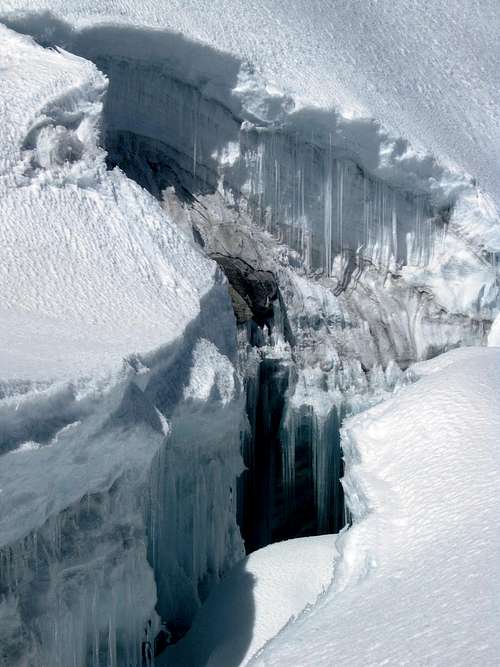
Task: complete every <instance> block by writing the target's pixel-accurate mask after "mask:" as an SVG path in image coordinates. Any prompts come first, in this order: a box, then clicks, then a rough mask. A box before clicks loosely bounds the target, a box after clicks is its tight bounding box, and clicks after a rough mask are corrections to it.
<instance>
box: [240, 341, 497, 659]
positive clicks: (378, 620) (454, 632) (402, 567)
mask: <svg viewBox="0 0 500 667" xmlns="http://www.w3.org/2000/svg"><path fill="white" fill-rule="evenodd" d="M414 372H415V374H416V376H418V377H419V378H420V379H419V380H418V381H417V382H416V383H415V384H413V385H411V386H410V387H406V388H404V389H402V390H400V392H398V394H397V395H396V396H395V397H394V398H392V399H390V400H387V401H385V402H384V403H382V404H380V405H378V406H376V407H374V408H372V409H370V410H368V411H366V412H364V413H361V414H360V415H358V416H356V417H353V418H351V419H350V420H349V421H347V422H346V424H345V425H344V428H343V437H342V444H343V448H344V456H345V460H346V475H345V478H344V481H343V485H344V489H345V491H346V493H347V501H348V506H349V509H350V511H351V513H352V516H353V521H354V524H353V526H352V528H350V529H349V530H347V531H344V532H343V533H342V534H341V535H340V536H339V538H338V539H337V542H336V548H337V550H338V552H339V555H338V557H337V558H336V560H335V565H334V571H335V574H334V578H333V581H332V585H331V587H330V589H329V591H328V593H327V594H326V595H325V596H323V597H322V598H321V599H320V600H319V601H318V603H317V604H316V605H315V606H314V607H313V608H312V609H310V610H308V611H306V612H305V613H304V614H302V615H301V617H300V618H299V619H298V620H297V621H296V622H295V623H293V624H291V625H288V626H287V627H286V628H285V629H284V630H283V632H281V633H280V634H278V635H277V637H276V638H275V639H273V640H272V641H271V642H270V643H269V644H267V646H266V647H265V648H264V650H263V651H262V652H261V653H260V654H259V655H258V656H257V657H256V658H255V659H254V660H253V661H252V662H251V664H253V665H266V667H268V666H271V665H283V664H297V665H315V666H316V665H331V664H332V661H334V662H338V663H339V664H347V665H359V664H364V665H375V664H377V665H378V664H432V665H450V664H454V665H485V664H487V665H492V664H496V663H497V662H498V660H499V658H500V642H499V639H498V633H497V631H496V628H497V627H498V622H499V609H498V599H499V596H500V588H499V583H498V582H499V581H500V579H499V565H498V553H499V550H500V539H499V535H498V531H496V530H495V528H494V527H495V525H496V517H497V516H498V512H499V510H500V495H499V493H498V488H499V481H500V454H499V451H498V432H499V427H500V420H499V415H500V353H499V351H498V350H497V349H495V348H469V349H462V350H454V351H452V352H449V353H447V354H445V355H441V356H440V357H436V358H435V359H433V360H432V361H429V362H422V363H420V364H416V365H415V366H414Z"/></svg>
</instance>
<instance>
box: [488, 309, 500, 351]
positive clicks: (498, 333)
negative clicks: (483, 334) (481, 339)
mask: <svg viewBox="0 0 500 667" xmlns="http://www.w3.org/2000/svg"><path fill="white" fill-rule="evenodd" d="M488 345H491V346H496V347H500V314H499V315H497V316H496V318H495V321H494V322H493V326H492V327H491V329H490V334H489V336H488Z"/></svg>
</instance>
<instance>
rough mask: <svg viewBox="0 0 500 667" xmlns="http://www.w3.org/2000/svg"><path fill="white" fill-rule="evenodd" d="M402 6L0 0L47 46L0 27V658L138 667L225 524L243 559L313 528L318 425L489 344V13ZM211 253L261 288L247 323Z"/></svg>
mask: <svg viewBox="0 0 500 667" xmlns="http://www.w3.org/2000/svg"><path fill="white" fill-rule="evenodd" d="M410 5H411V3H407V2H402V3H401V4H400V5H398V6H397V7H395V6H394V3H389V2H388V0H379V2H375V1H373V2H372V0H367V2H366V3H364V5H363V7H362V8H360V7H353V5H352V3H348V2H344V1H343V0H342V1H341V2H336V3H334V4H332V6H331V7H328V8H326V9H325V7H324V6H323V5H321V6H320V3H319V2H315V1H313V2H312V3H311V4H310V7H308V11H307V12H304V8H303V6H302V5H301V3H298V2H291V3H288V5H287V7H286V8H285V7H284V6H282V7H281V6H277V5H276V3H269V0H258V2H257V3H253V5H252V6H249V5H248V4H246V5H245V4H244V3H239V2H238V3H236V4H235V3H227V2H226V0H217V2H210V3H209V2H204V1H202V2H199V1H197V2H191V0H189V1H188V2H178V1H177V0H173V1H172V2H170V3H169V6H168V8H166V7H163V6H159V4H158V3H157V2H154V1H153V0H147V1H146V2H145V3H142V4H141V6H140V7H139V6H138V5H133V6H132V5H131V4H130V3H128V2H124V1H123V0H120V1H116V2H115V1H114V0H109V1H106V2H98V1H97V0H88V1H87V2H85V3H79V4H78V6H77V5H76V4H75V3H69V4H68V3H67V2H65V3H62V4H61V3H60V2H55V3H54V2H51V3H48V4H47V3H45V2H44V1H43V0H41V1H40V0H2V1H1V2H0V16H1V17H2V20H3V21H5V22H6V24H7V25H8V26H10V27H11V28H13V29H14V30H16V31H18V33H24V34H28V35H32V36H33V37H34V38H35V39H36V40H37V42H38V43H39V44H41V45H43V46H45V47H52V48H50V49H47V48H46V49H41V48H40V47H39V46H37V45H36V44H35V43H33V42H32V41H31V40H30V39H29V38H24V37H21V36H20V35H19V34H17V35H16V34H14V33H13V32H10V31H8V30H7V29H5V28H4V27H3V26H0V31H1V38H2V41H1V45H0V49H1V51H2V63H4V62H5V63H6V67H5V69H4V70H2V72H3V71H5V72H6V74H5V76H4V79H3V80H2V84H3V88H2V93H1V95H0V104H1V108H2V118H3V119H4V122H3V124H2V129H1V132H0V149H1V150H0V160H1V161H0V196H1V208H2V219H3V220H5V221H6V222H5V224H3V225H2V230H1V231H0V278H1V279H2V304H1V306H0V337H1V345H0V366H1V371H0V401H1V402H0V417H1V419H2V421H1V425H0V436H1V445H0V453H1V454H2V469H1V471H0V489H1V490H2V493H1V494H0V498H1V502H2V512H1V515H0V546H1V549H2V551H1V553H2V559H3V561H2V563H3V567H2V577H3V580H2V581H3V585H4V586H5V590H6V591H7V594H6V595H4V597H3V598H2V602H1V603H0V604H1V607H0V609H1V612H0V613H1V617H0V620H1V621H2V624H3V627H6V628H8V633H7V634H6V637H8V638H7V639H6V640H5V641H4V640H3V638H2V642H1V646H2V648H1V650H2V651H3V652H4V654H3V655H2V659H5V660H7V661H9V662H10V663H13V664H14V665H15V664H22V663H23V662H24V663H26V662H28V664H29V661H30V660H31V661H32V662H34V664H37V663H38V664H45V663H47V664H56V665H57V664H61V665H66V664H75V665H85V664H95V665H98V664H99V665H101V664H103V665H115V664H116V665H119V664H122V663H123V662H124V661H125V662H127V663H132V664H137V663H138V662H139V661H141V660H142V659H144V660H146V658H147V659H148V660H149V657H148V655H149V653H154V652H155V650H156V648H157V647H155V637H156V635H157V633H158V632H159V631H160V628H161V621H162V620H163V621H164V622H165V623H166V624H167V626H166V628H165V627H164V628H163V631H162V632H163V634H161V635H160V636H161V637H163V639H164V638H165V636H167V635H170V637H172V638H174V639H178V638H179V637H180V636H181V635H182V634H183V633H184V632H185V631H186V629H187V628H188V626H189V624H190V623H191V620H192V618H193V615H194V613H195V611H196V610H197V608H198V607H199V605H200V603H201V602H202V601H203V599H205V597H206V596H207V594H208V592H209V590H210V589H211V588H212V586H213V585H214V584H215V583H216V582H217V581H218V579H219V577H220V576H221V574H222V573H223V572H224V571H225V570H227V569H228V568H229V567H230V566H231V565H232V564H234V563H235V562H236V560H238V559H239V558H241V556H242V554H243V544H242V541H241V538H240V533H239V529H238V526H237V518H238V517H239V518H240V521H241V516H245V515H248V512H249V507H250V514H251V513H252V512H253V511H255V513H256V514H258V516H259V522H257V524H258V525H253V527H252V530H254V531H255V532H254V537H255V539H254V541H253V542H252V540H247V545H246V546H247V548H250V549H252V548H255V547H256V546H260V544H265V543H267V542H268V541H270V540H272V539H279V538H280V537H283V536H288V535H290V534H297V533H296V532H295V533H292V531H293V530H296V531H297V530H302V531H303V533H306V534H308V533H314V532H317V531H325V530H337V529H338V528H340V527H341V525H342V523H343V521H344V513H343V507H342V503H343V500H342V489H341V488H340V485H339V482H338V477H339V476H340V475H341V474H342V461H341V450H340V431H339V428H340V426H341V422H342V420H343V419H344V418H345V417H346V416H348V415H355V414H357V413H359V412H361V411H363V410H365V409H366V408H369V407H370V406H372V405H374V404H376V403H378V402H380V401H381V400H383V399H389V403H388V405H394V403H393V402H391V400H390V399H391V397H392V395H393V393H394V392H395V391H399V390H400V389H401V387H403V386H404V385H406V384H409V383H411V382H413V381H414V379H415V377H416V376H417V375H418V373H420V374H423V373H424V372H425V371H424V370H422V367H416V368H414V367H411V364H412V363H413V362H415V361H420V360H424V359H427V358H429V357H433V356H435V355H438V354H440V353H442V352H444V351H446V350H448V349H450V348H452V347H458V346H467V345H478V344H483V343H485V342H486V340H487V338H488V332H489V329H490V326H491V323H492V322H493V321H494V318H495V317H496V316H497V313H498V265H499V262H498V256H499V250H500V234H499V232H498V230H499V226H498V213H497V206H498V187H497V180H498V179H495V173H496V172H495V169H496V162H495V159H496V158H495V157H494V156H496V153H497V152H498V151H496V147H498V123H497V120H496V114H495V113H494V110H495V106H498V105H497V104H496V101H497V99H498V86H496V72H497V68H496V63H495V58H494V54H495V39H496V33H497V30H496V27H497V26H498V13H497V12H495V7H494V6H493V3H492V2H489V1H488V2H485V3H481V4H480V3H479V2H476V0H471V2H470V3H469V5H468V7H467V11H463V7H462V6H459V3H457V2H455V0H454V1H453V2H452V3H451V4H450V3H448V4H447V6H446V7H444V8H443V6H442V3H438V2H434V1H433V2H430V3H428V4H427V5H426V7H425V11H423V9H422V7H414V6H413V5H411V6H410ZM50 12H52V13H50ZM332 26H334V29H332ZM367 26H369V27H368V28H367ZM367 32H369V34H370V36H371V37H370V39H366V38H365V36H366V34H367ZM465 33H466V34H467V35H469V36H470V39H468V40H461V43H460V44H459V45H457V47H456V48H454V49H450V47H449V45H450V44H452V43H453V40H452V37H453V36H454V35H457V34H465ZM464 72H466V75H465V74H464ZM470 81H476V82H477V85H475V87H474V88H473V89H472V88H471V84H470ZM19 109H23V114H22V115H21V114H19V111H18V110H19ZM103 147H104V148H105V149H106V151H107V154H105V152H104V148H103ZM492 156H493V157H492ZM116 165H118V167H119V169H112V168H113V167H115V166H116ZM122 170H123V171H122ZM125 174H126V176H125ZM127 177H128V178H127ZM134 181H135V183H134ZM140 186H142V187H143V188H144V189H142V188H141V187H140ZM151 195H153V197H152V196H151ZM193 239H194V240H195V241H196V243H197V244H198V246H202V249H201V248H200V247H196V244H195V243H194V242H193ZM216 253H219V254H220V255H224V256H229V257H230V258H238V259H239V260H242V261H245V262H247V263H248V264H250V265H251V266H252V267H253V268H254V269H255V270H258V271H260V270H262V271H267V272H270V273H272V275H273V276H274V278H275V281H276V284H277V286H278V294H279V297H278V298H276V300H275V301H274V303H273V306H272V315H269V317H268V318H267V320H266V321H265V322H260V323H259V325H258V324H257V323H256V322H255V321H254V322H250V323H249V322H247V323H246V324H245V325H242V326H240V330H239V331H238V332H237V330H236V326H235V321H234V317H233V313H232V311H231V307H230V302H229V299H228V294H227V283H226V282H225V280H224V278H223V277H222V275H221V273H220V271H219V270H218V269H217V267H216V266H215V264H214V263H213V262H211V261H210V260H209V259H208V257H207V255H211V254H216ZM247 305H248V304H247ZM496 329H497V326H496V325H494V327H493V329H492V332H491V333H490V334H489V341H490V343H492V342H493V343H494V342H495V340H496V338H495V335H496V334H495V332H496ZM237 337H238V338H237ZM464 359H465V357H464ZM439 363H442V362H439ZM478 363H479V362H478ZM409 366H410V368H409V370H408V367H409ZM450 372H451V371H450ZM426 381H427V380H422V381H421V382H422V386H424V385H425V382H426ZM404 391H410V392H411V391H412V390H411V389H409V390H404ZM402 395H404V396H406V395H407V394H405V393H404V392H403V394H402ZM410 395H411V394H410ZM418 396H419V394H418V392H417V398H418ZM394 400H396V401H397V400H399V399H397V398H396V399H394ZM245 403H246V413H247V414H245ZM466 407H467V406H466ZM445 408H446V409H447V406H444V408H443V410H444V411H446V410H445ZM406 409H407V410H410V408H409V407H408V408H405V410H406ZM367 414H372V413H367ZM359 419H362V417H360V418H359ZM367 419H368V418H367ZM350 423H356V422H350ZM437 428H439V425H438V426H437ZM452 435H453V436H454V435H455V434H454V432H452V433H451V435H450V437H451V436H452ZM408 437H409V436H408ZM345 438H347V439H344V442H345V449H346V451H349V442H350V441H349V440H348V436H345ZM240 443H242V453H243V459H244V462H245V464H246V465H247V466H248V468H249V470H248V471H247V472H245V474H244V476H243V477H242V478H241V480H240V481H237V478H238V476H239V475H240V473H241V471H242V457H241V455H240V452H239V449H240ZM263 444H267V445H268V447H267V449H265V448H263V447H262V445H263ZM384 444H386V443H384ZM351 453H353V456H354V454H355V452H351ZM408 455H410V454H408ZM412 455H413V454H412ZM415 456H416V454H415ZM351 463H352V461H351ZM420 463H421V462H420V460H418V461H416V462H415V461H413V460H412V461H411V465H412V466H413V467H412V468H411V469H412V470H419V469H420V468H419V466H420ZM387 466H388V467H390V463H387ZM465 467H466V466H465V465H464V466H463V468H465ZM355 471H356V468H355V465H354V473H355ZM376 473H378V474H382V475H383V474H384V468H383V467H381V468H380V469H379V468H377V470H376V471H375V470H374V472H373V475H376ZM252 475H253V476H252ZM352 475H353V471H352V470H351V471H348V474H347V478H346V485H347V488H348V491H349V493H350V506H349V512H350V513H351V514H352V515H353V516H354V518H355V519H357V520H358V522H359V519H360V514H361V513H362V512H363V511H365V510H366V508H367V506H368V505H367V502H368V500H367V499H368V495H367V494H368V491H367V490H366V489H364V488H359V487H355V488H353V487H352V484H351V487H349V480H351V481H352ZM463 483H464V486H465V484H466V482H465V480H464V482H463ZM252 485H255V486H253V487H252ZM252 488H253V490H252ZM249 489H250V491H249ZM478 491H479V490H478V489H476V493H478ZM443 495H444V492H443ZM467 500H468V498H467ZM249 501H252V502H249ZM253 501H255V502H254V503H253ZM391 507H392V506H391ZM432 509H434V508H432ZM259 513H260V514H259ZM261 519H262V521H261ZM294 522H295V523H294ZM250 523H251V522H250ZM469 523H470V522H469ZM241 525H242V526H243V523H242V524H241ZM360 525H363V524H362V523H361V524H359V523H358V526H356V527H355V528H354V530H353V531H348V532H347V533H345V535H348V536H349V535H350V536H351V537H348V538H346V540H347V542H349V540H351V539H352V540H353V541H354V542H356V540H358V538H357V537H356V536H357V535H359V530H358V529H359V526H360ZM303 533H302V534H303ZM353 535H354V537H352V536H353ZM412 537H413V535H411V536H410V537H409V538H408V542H410V543H411V541H412V540H411V538H412ZM372 539H373V540H379V541H382V538H379V536H378V533H377V536H376V537H375V538H373V535H368V536H367V537H366V539H365V540H363V539H361V538H359V544H358V546H357V547H356V549H357V550H356V549H354V548H353V549H350V550H349V549H347V548H343V549H342V559H343V560H342V559H341V561H340V562H341V563H343V565H342V567H341V569H340V576H344V575H343V574H342V572H344V570H345V569H346V568H347V571H348V572H349V571H350V570H349V567H350V565H351V561H356V558H357V557H358V552H359V553H360V554H365V551H366V550H368V551H367V557H366V559H365V561H363V563H362V564H361V565H360V571H361V572H362V573H364V572H365V571H366V573H368V574H369V573H370V572H372V570H374V568H376V565H377V562H378V560H377V558H378V554H375V555H374V552H372V551H370V548H371V547H372V542H371V541H370V540H372ZM40 545H42V547H43V548H42V549H41V550H40V549H39V546H40ZM64 545H67V546H66V547H65V546H64ZM360 558H362V556H360ZM444 560H445V559H444V557H443V556H442V555H441V561H443V562H444ZM441 561H440V562H441ZM36 568H39V569H38V570H36ZM437 569H438V568H436V571H437ZM37 571H38V572H41V573H42V574H41V575H40V576H38V575H37ZM353 571H354V569H353ZM375 571H376V570H375ZM34 572H35V575H34V574H33V573H34ZM44 587H45V588H44ZM117 601H120V602H121V604H118V602H117ZM123 601H125V603H123ZM301 608H302V607H301ZM388 608H390V605H388ZM362 617H363V616H362V614H361V613H360V618H362ZM343 619H344V622H345V623H346V626H345V627H344V636H347V635H348V630H349V626H348V625H347V624H348V623H349V615H348V613H347V612H346V613H345V614H344V616H343ZM285 622H286V619H283V623H285ZM280 623H281V621H280ZM279 627H281V625H280V626H279ZM339 627H341V625H339ZM278 629H279V628H278V627H276V628H275V629H274V630H273V632H277V631H278ZM358 634H362V633H356V636H357V635H358ZM63 636H64V638H65V639H64V640H62V639H61V637H63ZM327 636H328V634H327V633H326V632H325V633H324V637H327ZM269 637H270V635H269V634H266V636H265V640H267V639H269ZM324 637H323V641H326V640H325V639H324ZM162 641H163V640H162ZM278 641H279V640H278ZM360 641H361V640H360ZM290 646H291V647H292V648H291V649H290V650H292V649H293V643H291V644H290ZM223 650H224V651H226V650H228V651H229V652H231V650H232V649H231V647H230V646H229V647H227V646H226V648H224V649H223ZM270 650H271V651H273V650H274V649H272V648H271V649H270ZM215 655H217V654H215ZM310 655H312V653H311V654H310ZM5 656H7V657H5ZM311 659H312V658H311ZM325 659H326V662H327V664H328V662H329V656H328V657H327V658H325ZM294 661H295V662H296V663H297V661H298V664H300V660H299V658H298V657H297V655H295V656H294V660H292V661H291V663H292V664H293V662H294Z"/></svg>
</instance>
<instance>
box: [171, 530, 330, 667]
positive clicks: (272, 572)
mask: <svg viewBox="0 0 500 667" xmlns="http://www.w3.org/2000/svg"><path fill="white" fill-rule="evenodd" d="M335 539H336V536H335V535H322V536H320V537H310V538H299V539H295V540H288V541H286V542H277V543H276V544H272V545H270V546H268V547H265V548H263V549H260V550H259V551H256V552H254V553H253V554H251V555H250V556H248V557H247V558H245V559H244V560H242V561H241V562H240V563H238V565H236V567H234V568H233V569H232V570H231V571H230V572H229V573H228V574H227V575H226V576H225V577H224V578H223V580H222V581H221V583H220V584H219V585H218V586H217V587H216V588H215V589H214V590H213V592H212V593H211V594H210V596H209V598H208V600H207V602H206V603H205V605H204V606H203V607H202V609H201V610H200V612H199V613H198V615H197V616H196V619H195V621H194V623H193V627H192V628H191V630H190V631H189V633H188V635H187V636H186V638H185V639H183V640H182V641H181V642H180V643H179V644H177V645H176V646H174V647H173V648H171V649H168V650H167V652H166V655H165V659H164V663H163V662H162V663H160V664H165V665H169V667H175V666H178V667H199V666H201V665H211V666H213V667H220V666H222V665H228V666H229V665H246V664H247V663H248V661H249V660H250V659H251V658H252V656H253V655H255V653H256V652H257V651H258V650H259V649H261V648H262V647H263V646H264V644H265V643H266V642H267V641H269V640H270V639H271V638H272V637H274V635H276V634H277V633H278V632H279V631H280V630H281V629H282V628H283V627H284V626H285V625H286V624H287V623H288V622H289V621H291V620H292V619H293V618H294V617H296V616H298V615H299V614H300V613H301V612H302V611H303V610H304V608H305V607H306V606H307V605H312V604H313V603H314V602H315V601H316V598H317V597H318V595H320V594H321V593H323V592H324V590H325V589H326V588H327V586H328V584H329V583H330V581H331V578H332V569H333V559H334V557H335V554H336V552H335Z"/></svg>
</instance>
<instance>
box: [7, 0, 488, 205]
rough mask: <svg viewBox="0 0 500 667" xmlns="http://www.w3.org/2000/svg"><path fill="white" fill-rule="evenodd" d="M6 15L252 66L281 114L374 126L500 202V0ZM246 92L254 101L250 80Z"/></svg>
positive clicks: (181, 3)
mask: <svg viewBox="0 0 500 667" xmlns="http://www.w3.org/2000/svg"><path fill="white" fill-rule="evenodd" d="M0 9H1V11H2V13H3V14H4V15H6V16H8V17H9V18H12V17H13V16H15V15H16V14H17V15H19V13H20V12H32V13H33V12H40V11H43V10H48V11H50V12H53V13H54V15H55V16H57V17H58V18H60V19H64V20H67V21H69V22H70V24H72V25H73V26H75V27H78V28H81V27H83V26H85V27H89V26H92V25H96V24H97V23H101V24H103V23H107V24H121V25H133V26H145V27H147V26H149V27H151V28H155V29H156V30H159V31H162V30H163V31H174V32H182V33H183V35H185V36H186V37H189V38H192V39H195V40H198V41H200V42H203V43H205V44H207V45H210V46H212V47H215V48H217V49H219V50H221V51H225V52H227V53H231V54H233V55H235V56H237V57H238V58H240V59H241V60H243V61H246V62H249V63H251V64H252V66H253V69H255V70H257V72H258V73H259V75H261V76H262V77H263V79H264V80H265V81H266V82H267V83H266V90H267V93H268V94H269V97H272V98H274V100H275V105H274V106H275V108H280V107H281V103H280V100H283V98H287V99H288V100H289V106H290V105H291V106H292V107H294V108H295V109H296V110H299V109H302V108H304V107H306V106H309V107H310V106H312V107H320V108H323V109H325V108H333V107H334V108H336V109H338V110H340V111H341V112H342V113H344V114H345V115H347V116H350V117H354V116H364V117H370V118H375V119H377V120H379V121H381V122H382V124H383V125H384V127H386V128H387V129H388V130H389V131H390V132H391V133H392V134H393V135H394V136H396V137H406V138H408V139H410V141H411V143H412V145H413V146H414V147H415V148H416V149H417V150H421V149H423V150H424V151H425V152H430V153H433V154H434V155H435V156H436V157H437V158H438V159H440V160H441V161H445V162H446V163H449V164H452V165H453V164H454V165H456V166H458V167H459V168H460V169H461V170H464V171H465V172H467V173H469V174H470V175H471V176H473V177H475V178H477V179H478V180H479V183H480V185H481V186H482V187H483V189H484V190H485V191H486V192H488V193H489V194H490V195H492V196H493V198H494V199H495V200H496V202H497V205H498V201H499V200H500V190H499V185H498V183H499V182H500V179H499V178H498V175H499V172H498V161H497V155H498V153H499V150H500V126H499V115H498V109H499V107H500V92H499V91H500V85H499V83H500V81H499V71H500V68H499V67H498V41H497V36H498V32H499V30H500V12H499V11H498V3H497V2H496V0H466V1H465V2H463V1H462V0H448V1H447V2H446V3H443V2H440V1H439V0H426V1H425V2H413V1H412V0H401V1H400V2H397V3H394V2H392V1H391V0H366V1H364V2H362V3H353V2H350V1H349V0H337V1H336V2H332V3H325V2H322V0H311V1H310V2H308V3H306V4H305V3H304V2H303V1H302V0H292V1H291V2H286V3H285V2H275V1H274V0H256V1H255V2H252V3H247V2H233V1H231V0H171V1H170V2H168V3H161V2H158V1H157V0H145V1H144V2H141V3H140V4H138V3H135V2H130V1H129V0H86V1H85V2H78V3H75V2H70V3H68V2H66V1H65V0H55V1H53V0H50V1H48V0H2V2H1V3H0ZM51 25H52V24H51V23H48V24H47V30H46V36H47V37H49V39H50V30H51ZM53 27H54V26H53V25H52V28H53ZM55 29H56V32H57V25H56V26H55ZM168 39H169V36H168V34H165V40H168ZM196 67H200V64H195V68H196ZM250 71H251V70H250ZM239 87H240V88H241V89H243V88H245V87H246V88H247V89H248V90H247V94H248V96H251V95H253V96H254V97H258V95H256V93H257V92H258V91H257V90H256V89H255V87H252V78H251V77H250V78H249V77H243V78H242V79H241V80H240V83H239ZM361 141H362V140H361ZM403 157H407V156H403Z"/></svg>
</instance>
